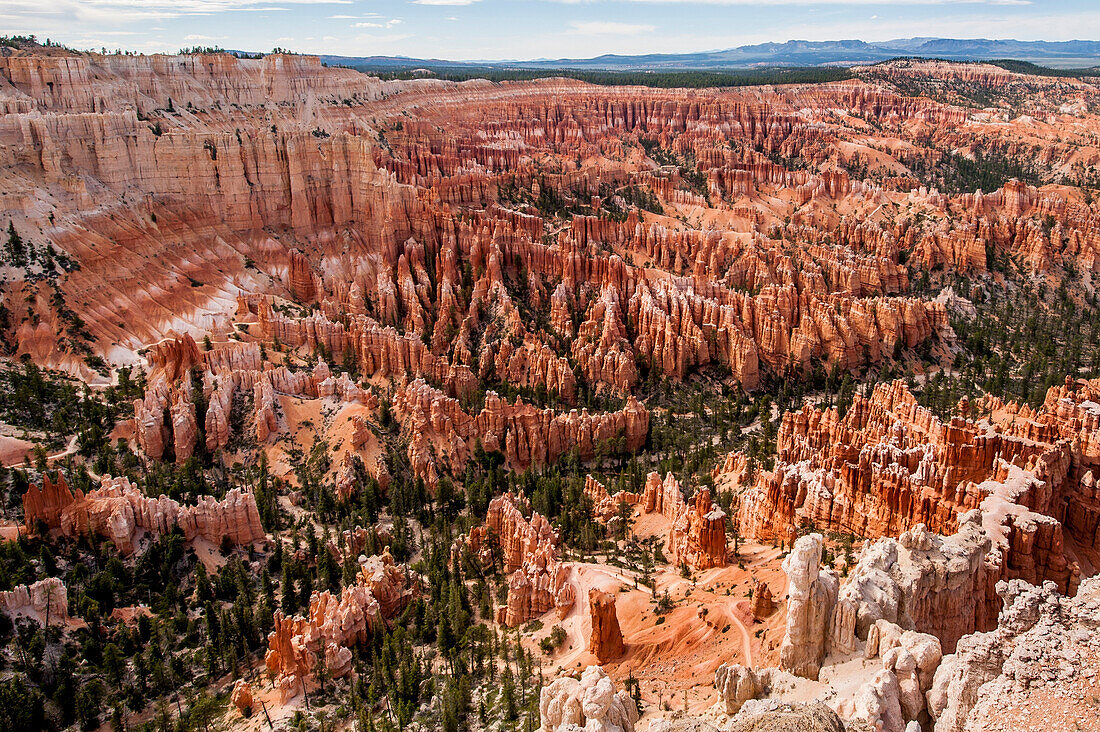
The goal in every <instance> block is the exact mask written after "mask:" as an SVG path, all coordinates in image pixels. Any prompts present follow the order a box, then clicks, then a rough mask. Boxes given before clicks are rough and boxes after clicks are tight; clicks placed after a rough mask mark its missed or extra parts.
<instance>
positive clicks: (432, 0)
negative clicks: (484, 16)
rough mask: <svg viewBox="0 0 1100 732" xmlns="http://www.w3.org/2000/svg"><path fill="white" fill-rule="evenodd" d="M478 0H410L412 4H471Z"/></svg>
mask: <svg viewBox="0 0 1100 732" xmlns="http://www.w3.org/2000/svg"><path fill="white" fill-rule="evenodd" d="M478 1H479V0H412V3H413V5H473V4H474V3H476V2H478Z"/></svg>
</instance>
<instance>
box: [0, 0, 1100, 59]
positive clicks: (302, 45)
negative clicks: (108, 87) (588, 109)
mask: <svg viewBox="0 0 1100 732" xmlns="http://www.w3.org/2000/svg"><path fill="white" fill-rule="evenodd" d="M0 22H2V23H3V25H4V27H5V28H6V30H5V32H6V33H11V34H35V35H36V36H38V37H39V38H40V39H46V38H50V39H52V40H55V41H59V42H61V43H64V44H66V45H69V46H73V47H75V48H80V49H94V50H99V49H101V48H106V49H107V50H114V49H122V50H130V51H136V52H142V53H155V52H175V51H177V50H179V49H180V48H184V47H191V46H221V47H225V48H234V49H241V50H251V51H269V50H271V49H272V48H274V47H283V48H289V49H291V50H294V51H297V52H302V53H315V54H328V55H345V56H373V55H382V56H394V55H401V56H409V57H413V58H440V59H448V60H455V61H458V60H485V61H489V60H494V61H509V60H532V59H538V58H562V57H578V58H585V57H592V56H599V55H603V54H644V53H690V52H700V51H708V50H717V49H727V48H733V47H736V46H741V45H749V44H756V43H764V42H776V43H782V42H785V41H787V40H792V39H797V40H807V41H835V40H842V39H845V40H847V39H853V40H854V39H858V40H862V41H866V42H869V43H876V42H883V41H888V40H893V39H897V38H911V37H924V36H928V37H942V38H965V39H973V38H989V39H1015V40H1024V41H1032V40H1043V41H1065V40H1078V39H1097V38H1100V9H1097V8H1096V5H1095V3H1094V2H1087V1H1085V0H1068V1H1067V2H1046V1H1044V0H1034V1H1029V0H900V2H892V3H891V2H880V1H879V2H877V1H873V0H856V1H855V2H836V1H830V0H589V1H584V0H371V1H369V2H368V1H363V0H41V1H34V0H3V1H2V2H0Z"/></svg>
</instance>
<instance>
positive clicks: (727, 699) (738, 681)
mask: <svg viewBox="0 0 1100 732" xmlns="http://www.w3.org/2000/svg"><path fill="white" fill-rule="evenodd" d="M762 687H763V685H762V684H761V682H760V679H759V678H758V677H757V675H756V672H755V671H753V670H752V669H751V668H747V667H745V666H742V665H740V664H737V663H723V664H722V665H721V666H719V667H718V668H717V669H715V670H714V688H715V689H717V691H718V698H719V699H720V700H721V701H722V702H723V703H724V704H725V709H726V714H737V712H738V711H740V709H741V706H742V705H743V704H744V703H745V702H747V701H748V700H750V699H755V698H756V697H758V696H759V695H760V693H761V691H762V690H763V688H762Z"/></svg>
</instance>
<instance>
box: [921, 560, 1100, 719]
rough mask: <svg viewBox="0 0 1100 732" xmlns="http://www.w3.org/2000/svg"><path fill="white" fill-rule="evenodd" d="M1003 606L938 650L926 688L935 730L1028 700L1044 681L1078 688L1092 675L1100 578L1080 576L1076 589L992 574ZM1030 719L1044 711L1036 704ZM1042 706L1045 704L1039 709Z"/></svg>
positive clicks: (1097, 649) (992, 715)
mask: <svg viewBox="0 0 1100 732" xmlns="http://www.w3.org/2000/svg"><path fill="white" fill-rule="evenodd" d="M997 590H998V592H999V593H1000V594H1001V596H1002V597H1003V599H1004V603H1005V606H1004V610H1002V612H1001V614H1000V617H999V619H998V625H997V627H996V629H994V630H992V631H989V632H985V633H973V634H971V635H967V636H964V637H963V638H962V639H960V641H959V643H958V647H957V648H956V650H955V652H954V653H952V654H949V655H946V656H944V658H943V661H942V663H941V664H940V666H939V668H938V669H937V670H936V673H935V677H934V680H933V683H932V687H931V689H930V690H929V691H928V693H927V701H928V709H929V712H930V713H931V715H932V717H933V718H934V719H935V721H936V723H935V730H936V732H962V731H963V730H965V729H971V728H978V727H980V726H981V725H983V724H988V723H990V722H992V721H994V720H999V719H1003V716H1002V715H1003V714H1004V709H1005V708H1006V707H1008V706H1010V705H1011V706H1014V707H1016V708H1017V709H1019V708H1021V707H1023V708H1026V707H1028V706H1029V702H1028V700H1029V698H1031V695H1038V696H1036V697H1035V698H1036V699H1041V698H1042V694H1043V693H1044V691H1045V690H1046V689H1047V687H1049V686H1055V687H1061V688H1069V687H1073V686H1076V687H1077V688H1078V689H1080V688H1082V687H1081V685H1080V684H1081V683H1082V682H1083V681H1085V679H1083V678H1082V674H1084V673H1089V674H1092V675H1095V673H1096V662H1095V659H1096V658H1097V653H1100V642H1098V641H1097V636H1096V633H1097V631H1098V630H1100V578H1096V577H1092V578H1089V579H1087V580H1084V581H1083V582H1082V583H1081V588H1080V592H1078V594H1077V596H1075V597H1072V598H1068V597H1064V596H1062V595H1060V594H1059V593H1058V592H1057V588H1056V587H1055V586H1054V584H1053V583H1050V582H1048V583H1046V584H1045V585H1044V586H1042V587H1035V586H1032V585H1028V584H1026V583H1024V582H1021V581H1020V580H1011V581H1009V582H1003V581H1002V582H1000V583H998V585H997ZM1034 711H1035V714H1034V715H1033V716H1032V717H1031V721H1032V722H1037V721H1040V719H1041V718H1042V717H1043V716H1044V710H1043V708H1042V707H1037V708H1036V709H1035V710H1034ZM1046 714H1047V715H1049V714H1050V712H1049V711H1047V712H1046Z"/></svg>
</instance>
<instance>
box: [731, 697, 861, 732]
mask: <svg viewBox="0 0 1100 732" xmlns="http://www.w3.org/2000/svg"><path fill="white" fill-rule="evenodd" d="M725 729H726V732H844V730H845V727H844V723H843V722H842V721H841V720H840V717H838V716H837V714H836V712H834V711H833V710H832V709H830V708H829V707H827V706H825V705H824V704H823V703H822V702H820V701H815V702H810V703H808V704H807V703H798V702H784V701H780V700H778V699H750V700H748V701H747V702H745V704H744V706H742V707H741V711H739V712H738V713H737V715H736V716H734V718H733V719H732V720H731V721H730V723H729V724H728V725H727V726H726V728H725Z"/></svg>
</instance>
